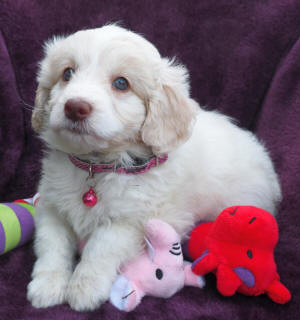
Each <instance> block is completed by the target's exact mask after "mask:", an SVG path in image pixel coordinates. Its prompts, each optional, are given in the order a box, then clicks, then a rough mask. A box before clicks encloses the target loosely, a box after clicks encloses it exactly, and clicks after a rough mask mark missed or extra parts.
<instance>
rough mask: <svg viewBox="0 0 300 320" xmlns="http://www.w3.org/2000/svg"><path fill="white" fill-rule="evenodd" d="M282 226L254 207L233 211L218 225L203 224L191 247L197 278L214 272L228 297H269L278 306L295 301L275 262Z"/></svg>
mask: <svg viewBox="0 0 300 320" xmlns="http://www.w3.org/2000/svg"><path fill="white" fill-rule="evenodd" d="M277 241H278V226H277V223H276V220H275V219H274V217H273V216H272V215H271V214H270V213H269V212H267V211H265V210H263V209H259V208H256V207H252V206H236V207H230V208H227V209H225V210H224V211H222V212H221V213H220V214H219V216H218V217H217V219H216V221H215V222H208V223H203V224H201V225H199V226H197V227H196V228H195V229H194V230H193V231H192V233H191V237H190V240H189V243H188V250H189V254H190V255H191V257H192V258H193V260H194V262H193V264H192V270H193V272H194V273H196V274H197V275H205V274H207V273H209V272H214V273H215V274H216V278H217V289H218V291H219V292H220V293H221V294H222V295H224V296H232V295H233V294H235V293H236V292H240V293H243V294H245V295H249V296H257V295H260V294H263V293H266V294H267V295H268V296H269V298H270V299H272V300H273V301H274V302H277V303H280V304H284V303H286V302H288V301H289V300H290V299H291V294H290V292H289V290H288V289H287V288H286V287H285V286H284V285H283V284H282V283H281V282H280V279H279V275H278V273H277V270H276V263H275V261H274V248H275V245H276V243H277Z"/></svg>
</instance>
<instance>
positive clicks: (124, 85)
mask: <svg viewBox="0 0 300 320" xmlns="http://www.w3.org/2000/svg"><path fill="white" fill-rule="evenodd" d="M113 87H114V88H115V89H117V90H121V91H125V90H127V89H128V87H129V83H128V81H127V80H126V79H125V78H123V77H119V78H116V79H115V80H114V81H113Z"/></svg>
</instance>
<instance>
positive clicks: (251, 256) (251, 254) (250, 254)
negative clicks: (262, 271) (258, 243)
mask: <svg viewBox="0 0 300 320" xmlns="http://www.w3.org/2000/svg"><path fill="white" fill-rule="evenodd" d="M247 256H248V257H249V259H252V258H253V253H252V251H251V250H248V251H247Z"/></svg>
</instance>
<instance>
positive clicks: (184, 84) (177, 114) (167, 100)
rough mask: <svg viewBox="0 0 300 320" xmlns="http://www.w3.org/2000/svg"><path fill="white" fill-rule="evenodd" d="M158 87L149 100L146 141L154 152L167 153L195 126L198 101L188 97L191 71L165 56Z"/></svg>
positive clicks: (145, 123) (143, 138)
mask: <svg viewBox="0 0 300 320" xmlns="http://www.w3.org/2000/svg"><path fill="white" fill-rule="evenodd" d="M159 82H160V83H159V88H158V89H157V90H155V91H154V92H153V94H152V95H151V96H150V97H149V99H148V101H146V109H147V115H146V119H145V122H144V124H143V127H142V140H143V142H144V143H145V144H146V145H148V146H151V147H152V150H153V152H154V154H164V153H168V152H169V151H171V150H173V149H174V148H176V147H177V146H178V145H179V144H181V143H182V142H184V141H186V140H187V138H188V137H189V135H190V133H191V129H192V125H193V122H194V119H195V114H196V104H195V102H194V101H193V100H192V99H190V97H189V83H188V71H187V69H186V68H185V67H184V66H182V65H178V64H175V63H174V61H169V60H168V59H162V67H161V70H160V75H159Z"/></svg>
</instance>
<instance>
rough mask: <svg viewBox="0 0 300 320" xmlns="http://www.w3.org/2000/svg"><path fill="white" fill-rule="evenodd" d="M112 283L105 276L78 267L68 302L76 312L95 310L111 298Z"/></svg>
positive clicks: (68, 292) (69, 289) (71, 284)
mask: <svg viewBox="0 0 300 320" xmlns="http://www.w3.org/2000/svg"><path fill="white" fill-rule="evenodd" d="M110 288H111V281H110V279H109V278H108V277H105V274H99V273H97V274H92V273H91V271H90V270H89V269H85V268H82V267H80V266H78V267H77V268H76V270H75V272H74V274H73V276H72V278H71V280H70V282H69V286H68V290H67V301H68V302H69V305H70V307H71V308H72V309H74V310H76V311H87V310H94V309H96V308H98V307H100V305H101V304H102V303H104V302H105V301H106V300H108V298H109V293H110Z"/></svg>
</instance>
